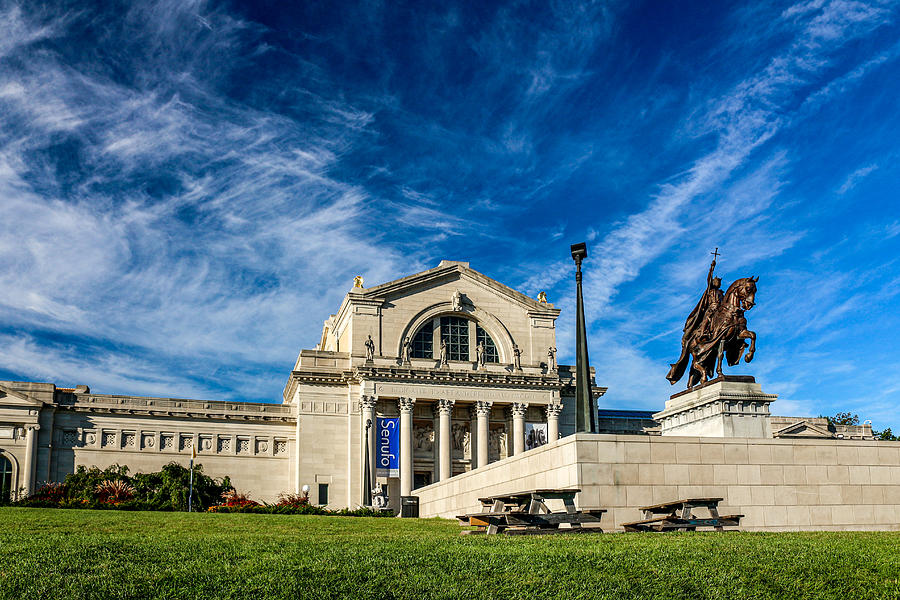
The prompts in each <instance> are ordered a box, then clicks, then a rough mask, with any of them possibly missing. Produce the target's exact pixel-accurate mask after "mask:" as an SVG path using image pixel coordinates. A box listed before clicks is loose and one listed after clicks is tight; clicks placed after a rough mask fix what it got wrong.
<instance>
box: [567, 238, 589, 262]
mask: <svg viewBox="0 0 900 600" xmlns="http://www.w3.org/2000/svg"><path fill="white" fill-rule="evenodd" d="M571 250H572V258H574V259H575V262H577V263H580V262H581V260H582V259H584V258H587V244H585V243H584V242H581V243H580V244H572V248H571Z"/></svg>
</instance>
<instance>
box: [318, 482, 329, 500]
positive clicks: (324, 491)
mask: <svg viewBox="0 0 900 600" xmlns="http://www.w3.org/2000/svg"><path fill="white" fill-rule="evenodd" d="M319 504H328V484H327V483H320V484H319Z"/></svg>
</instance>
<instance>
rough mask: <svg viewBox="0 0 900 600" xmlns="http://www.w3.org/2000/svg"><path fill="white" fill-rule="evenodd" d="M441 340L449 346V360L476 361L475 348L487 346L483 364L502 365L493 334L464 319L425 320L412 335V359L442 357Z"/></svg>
mask: <svg viewBox="0 0 900 600" xmlns="http://www.w3.org/2000/svg"><path fill="white" fill-rule="evenodd" d="M441 340H443V341H444V342H445V343H446V344H447V358H448V359H449V360H460V361H474V360H475V358H476V353H475V347H476V346H477V345H478V344H479V343H482V344H484V361H485V362H488V363H496V362H500V353H499V351H498V350H497V344H495V343H494V340H493V339H492V338H491V336H490V334H489V333H488V332H487V331H485V330H484V329H482V327H481V325H479V324H478V323H476V322H475V321H471V320H469V319H466V318H463V317H455V316H447V317H437V318H435V319H431V320H429V321H426V322H425V323H424V324H423V325H422V326H421V327H420V328H419V330H418V331H417V332H416V334H415V336H413V341H412V357H413V358H433V359H437V358H439V357H440V346H441Z"/></svg>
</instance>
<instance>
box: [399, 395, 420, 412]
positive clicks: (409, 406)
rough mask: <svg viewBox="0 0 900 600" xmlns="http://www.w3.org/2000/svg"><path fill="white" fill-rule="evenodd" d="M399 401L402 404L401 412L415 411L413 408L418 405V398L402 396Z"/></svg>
mask: <svg viewBox="0 0 900 600" xmlns="http://www.w3.org/2000/svg"><path fill="white" fill-rule="evenodd" d="M397 403H398V404H399V406H400V412H409V413H411V412H412V411H413V408H414V407H415V405H416V399H415V398H400V399H399V400H397Z"/></svg>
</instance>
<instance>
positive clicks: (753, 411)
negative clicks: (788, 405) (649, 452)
mask: <svg viewBox="0 0 900 600" xmlns="http://www.w3.org/2000/svg"><path fill="white" fill-rule="evenodd" d="M777 399H778V396H776V395H775V394H764V393H763V391H762V389H761V388H760V385H759V384H758V383H756V380H755V379H754V378H753V377H748V376H735V375H725V376H724V377H717V378H716V379H711V380H710V381H707V382H706V383H705V384H704V385H702V386H697V387H696V388H694V389H693V390H685V391H683V392H679V393H677V394H674V395H673V396H672V397H671V398H670V399H669V400H667V401H666V407H665V408H664V409H663V410H662V411H660V412H658V413H656V414H654V415H653V418H654V419H655V420H656V421H658V422H659V423H660V425H661V426H662V432H661V433H662V435H683V436H698V437H741V438H771V437H772V429H771V427H770V426H769V404H770V403H771V402H774V401H775V400H777Z"/></svg>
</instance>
